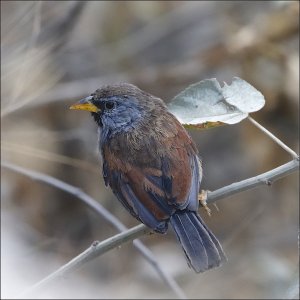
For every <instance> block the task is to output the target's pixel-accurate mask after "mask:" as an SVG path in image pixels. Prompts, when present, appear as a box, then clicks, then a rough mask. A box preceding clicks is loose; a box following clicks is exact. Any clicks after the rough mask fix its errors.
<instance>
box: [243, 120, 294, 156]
mask: <svg viewBox="0 0 300 300" xmlns="http://www.w3.org/2000/svg"><path fill="white" fill-rule="evenodd" d="M248 120H249V121H250V122H251V123H252V124H254V125H255V126H256V127H257V128H259V129H260V130H261V131H262V132H264V133H265V134H266V135H267V136H268V137H270V138H271V139H272V140H273V141H274V142H275V143H277V144H278V145H279V146H280V147H281V148H283V149H284V150H285V151H287V152H288V153H290V154H291V155H292V157H293V158H295V159H297V160H299V155H298V154H297V153H296V152H295V151H293V150H292V149H291V148H290V147H288V146H287V145H286V144H284V143H283V142H282V141H281V140H280V139H279V138H277V137H276V136H275V135H274V134H273V133H271V132H270V131H269V130H267V129H266V128H265V127H263V126H262V125H260V124H259V123H258V122H257V121H255V120H254V119H253V118H251V117H250V116H248Z"/></svg>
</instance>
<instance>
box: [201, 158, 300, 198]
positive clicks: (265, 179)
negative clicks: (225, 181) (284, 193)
mask: <svg viewBox="0 0 300 300" xmlns="http://www.w3.org/2000/svg"><path fill="white" fill-rule="evenodd" d="M298 169H299V159H294V160H292V161H290V162H288V163H286V164H284V165H281V166H279V167H277V168H275V169H273V170H271V171H268V172H265V173H263V174H260V175H258V176H254V177H251V178H248V179H245V180H242V181H239V182H235V183H232V184H230V185H227V186H224V187H222V188H220V189H218V190H215V191H213V192H208V194H207V203H213V202H216V201H218V200H220V199H223V198H226V197H229V196H231V195H234V194H237V193H240V192H242V191H246V190H250V189H253V188H255V187H257V186H260V185H265V184H266V185H271V184H272V183H273V182H274V181H276V180H277V179H279V178H282V177H285V176H287V175H289V174H291V173H293V172H296V171H297V170H298Z"/></svg>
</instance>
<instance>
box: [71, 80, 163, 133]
mask: <svg viewBox="0 0 300 300" xmlns="http://www.w3.org/2000/svg"><path fill="white" fill-rule="evenodd" d="M159 108H163V109H164V108H165V105H164V103H163V101H162V100H160V99H158V98H156V97H154V96H152V95H150V94H148V93H146V92H144V91H142V90H140V89H139V88H137V87H136V86H134V85H132V84H128V83H121V84H117V85H108V86H104V87H102V88H100V89H98V90H96V91H95V92H94V93H92V94H91V95H90V96H88V97H86V98H84V99H82V100H80V101H79V102H78V103H76V104H73V105H72V106H71V107H70V109H79V110H86V111H90V112H91V114H92V116H93V117H94V119H95V121H96V123H97V124H98V125H99V126H100V127H103V130H105V131H109V132H110V133H112V134H113V133H116V132H119V131H126V130H130V129H132V128H134V127H135V126H137V124H138V123H139V122H141V121H142V120H143V119H144V118H145V116H147V115H151V113H153V111H155V110H156V109H159Z"/></svg>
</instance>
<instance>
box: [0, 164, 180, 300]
mask: <svg viewBox="0 0 300 300" xmlns="http://www.w3.org/2000/svg"><path fill="white" fill-rule="evenodd" d="M1 166H2V167H5V168H7V169H10V170H12V171H15V172H17V173H19V174H22V175H25V176H28V177H30V178H31V179H33V180H36V181H40V182H43V183H46V184H48V185H51V186H54V187H56V188H58V189H60V190H62V191H64V192H66V193H69V194H71V195H73V196H75V197H77V198H78V199H80V200H81V201H83V202H84V203H85V204H86V205H88V206H89V207H90V208H92V209H93V210H94V211H95V212H97V213H98V214H99V215H101V216H102V217H103V218H104V219H105V220H106V221H108V222H109V223H110V224H112V225H113V226H114V227H115V228H116V229H117V230H119V231H121V232H124V231H126V230H128V228H127V227H126V226H125V225H124V224H123V223H122V222H120V221H119V220H118V219H117V218H116V217H115V216H114V215H113V214H111V213H110V212H109V211H108V210H107V209H106V208H105V207H103V206H102V205H101V204H100V203H99V202H98V201H96V200H95V199H93V198H92V197H90V196H89V195H88V194H86V193H85V192H83V191H82V190H81V189H79V188H77V187H76V186H73V185H70V184H68V183H66V182H64V181H61V180H59V179H57V178H54V177H52V176H49V175H46V174H43V173H40V172H36V171H33V170H29V169H25V168H22V167H19V166H17V165H15V164H12V163H9V162H5V161H3V162H1ZM133 244H134V246H135V247H136V248H137V249H138V250H139V252H140V253H141V254H142V255H143V256H144V258H145V259H146V260H147V261H148V262H149V263H150V264H151V265H152V267H153V268H154V269H155V270H156V272H157V273H158V274H159V276H160V277H161V278H162V279H163V281H164V282H165V283H166V284H167V285H168V286H169V287H170V288H171V290H172V291H173V292H174V294H175V295H176V296H177V297H178V298H179V299H186V295H185V294H184V292H183V290H182V289H181V288H180V287H179V285H178V284H177V282H176V281H175V280H174V279H173V278H172V277H171V276H170V275H168V274H167V273H166V272H165V271H164V270H163V269H162V268H161V267H160V265H159V263H158V262H157V260H156V258H155V256H154V254H153V253H152V251H150V249H148V248H147V247H146V246H145V245H144V244H143V243H142V242H141V241H139V240H136V241H133ZM86 251H87V250H86ZM79 256H80V255H79ZM50 276H51V275H50ZM47 278H48V277H47ZM54 278H55V277H52V276H51V279H49V280H47V281H44V280H42V281H40V282H39V283H41V282H43V284H39V283H37V284H36V285H35V286H36V288H41V287H42V286H45V284H47V283H49V281H50V280H51V281H52V280H53V279H54ZM34 290H35V289H33V288H30V291H31V292H33V291H34ZM26 293H27V292H26Z"/></svg>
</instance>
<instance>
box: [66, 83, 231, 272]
mask: <svg viewBox="0 0 300 300" xmlns="http://www.w3.org/2000/svg"><path fill="white" fill-rule="evenodd" d="M70 109H77V110H86V111H89V112H90V113H91V115H92V117H93V119H94V121H95V122H96V123H97V125H98V129H99V130H98V132H99V133H98V143H99V150H100V151H99V152H100V156H101V158H102V159H101V161H102V165H103V166H102V175H103V178H104V182H105V185H106V186H110V188H111V189H112V191H113V193H114V194H115V196H116V198H117V199H118V200H119V201H120V202H121V203H122V204H123V206H124V207H125V209H126V210H127V211H128V212H129V213H130V214H131V215H132V216H133V217H135V218H136V219H137V220H139V221H140V222H142V223H144V224H145V225H146V226H147V227H150V228H151V229H152V230H153V231H155V232H158V233H161V234H163V233H166V232H167V230H168V227H169V225H171V227H172V228H173V230H174V231H175V234H176V237H177V239H178V241H179V243H180V244H181V246H182V248H183V251H184V254H185V257H186V260H187V264H188V266H189V267H190V268H192V269H193V270H194V271H195V272H196V273H200V272H201V273H202V272H204V271H206V270H209V269H212V268H215V267H218V266H220V265H222V263H223V262H224V261H226V260H227V258H226V255H225V253H224V251H223V249H222V246H221V244H220V242H219V241H218V239H217V238H216V236H215V235H214V234H213V233H212V232H211V230H210V229H209V228H208V227H207V225H206V224H205V223H204V221H203V220H202V219H201V217H200V215H199V214H198V208H199V201H198V194H199V189H200V183H201V179H202V162H201V160H200V158H199V153H198V150H197V147H196V145H195V143H194V142H193V140H192V139H191V137H190V135H189V134H188V132H187V131H186V129H185V128H184V127H183V126H182V124H181V123H180V122H179V121H178V120H177V118H176V117H175V116H174V115H173V114H172V113H171V112H169V111H168V109H167V106H166V104H165V103H164V101H163V100H161V99H160V98H158V97H156V96H153V95H151V94H150V93H148V92H146V91H143V90H141V89H139V88H138V87H137V86H135V85H133V84H130V83H117V84H111V85H104V86H101V87H100V88H99V89H97V90H96V91H95V92H93V93H91V94H90V95H89V96H87V97H86V98H84V99H81V100H80V101H79V102H77V103H75V104H73V105H71V106H70Z"/></svg>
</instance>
